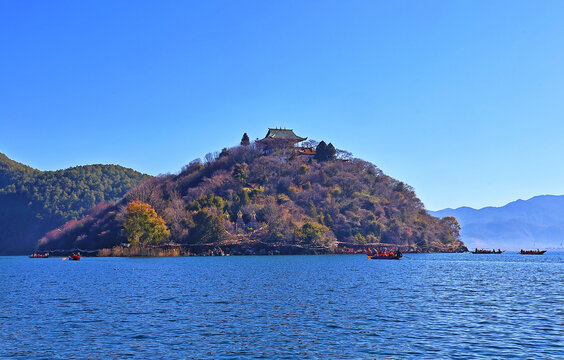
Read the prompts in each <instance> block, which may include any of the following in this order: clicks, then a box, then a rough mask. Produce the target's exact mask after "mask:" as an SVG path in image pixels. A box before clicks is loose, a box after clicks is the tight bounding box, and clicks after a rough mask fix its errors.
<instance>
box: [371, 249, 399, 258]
mask: <svg viewBox="0 0 564 360" xmlns="http://www.w3.org/2000/svg"><path fill="white" fill-rule="evenodd" d="M366 254H367V255H368V258H369V259H372V260H399V259H401V257H402V256H403V255H402V253H401V251H399V250H373V249H370V250H368V251H367V252H366Z"/></svg>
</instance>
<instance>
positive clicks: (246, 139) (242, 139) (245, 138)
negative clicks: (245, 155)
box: [241, 133, 251, 146]
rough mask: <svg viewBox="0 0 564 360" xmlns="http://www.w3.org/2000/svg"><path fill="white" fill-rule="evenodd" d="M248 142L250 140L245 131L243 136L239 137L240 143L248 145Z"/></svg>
mask: <svg viewBox="0 0 564 360" xmlns="http://www.w3.org/2000/svg"><path fill="white" fill-rule="evenodd" d="M250 143H251V141H250V140H249V135H247V133H244V134H243V137H242V138H241V145H242V146H248V145H249V144H250Z"/></svg>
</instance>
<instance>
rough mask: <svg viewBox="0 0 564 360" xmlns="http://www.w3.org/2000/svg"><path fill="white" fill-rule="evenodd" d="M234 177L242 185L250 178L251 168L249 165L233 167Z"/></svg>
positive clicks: (243, 164)
mask: <svg viewBox="0 0 564 360" xmlns="http://www.w3.org/2000/svg"><path fill="white" fill-rule="evenodd" d="M233 177H234V178H235V179H237V180H239V182H241V183H245V182H246V181H247V178H248V177H249V166H248V165H247V163H242V164H235V166H234V167H233Z"/></svg>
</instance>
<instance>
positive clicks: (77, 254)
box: [69, 253, 80, 260]
mask: <svg viewBox="0 0 564 360" xmlns="http://www.w3.org/2000/svg"><path fill="white" fill-rule="evenodd" d="M69 260H80V254H79V253H76V254H71V255H69Z"/></svg>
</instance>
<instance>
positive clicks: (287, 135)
mask: <svg viewBox="0 0 564 360" xmlns="http://www.w3.org/2000/svg"><path fill="white" fill-rule="evenodd" d="M266 139H280V140H286V141H289V142H292V143H293V144H297V143H299V142H302V141H306V140H307V137H305V138H304V137H301V136H298V135H296V134H294V130H292V129H286V128H269V129H268V132H267V133H266V136H265V137H264V139H263V140H266Z"/></svg>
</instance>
